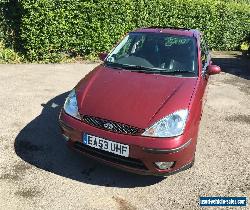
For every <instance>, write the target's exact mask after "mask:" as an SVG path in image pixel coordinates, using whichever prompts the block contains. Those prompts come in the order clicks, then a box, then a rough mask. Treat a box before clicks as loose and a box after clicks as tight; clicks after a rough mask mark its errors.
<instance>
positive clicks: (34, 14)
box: [0, 0, 250, 62]
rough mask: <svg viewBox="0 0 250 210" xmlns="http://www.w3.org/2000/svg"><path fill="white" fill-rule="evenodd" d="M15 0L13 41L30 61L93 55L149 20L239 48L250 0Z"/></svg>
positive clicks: (248, 23)
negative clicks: (192, 30) (199, 31)
mask: <svg viewBox="0 0 250 210" xmlns="http://www.w3.org/2000/svg"><path fill="white" fill-rule="evenodd" d="M1 1H3V0H0V2H1ZM9 1H11V0H9ZM13 1H14V0H12V2H13ZM242 1H246V0H242ZM14 2H15V3H16V6H14V7H13V5H12V8H20V9H19V10H18V11H21V14H16V16H17V17H20V18H19V19H20V22H18V21H17V20H15V21H12V25H14V26H15V27H14V31H16V33H15V36H16V37H15V41H16V42H17V43H18V44H19V49H21V50H22V51H23V52H24V53H25V54H26V57H27V58H28V59H29V60H31V61H36V60H43V61H54V62H56V61H58V60H60V59H61V58H62V57H64V56H65V55H68V56H77V55H80V56H86V55H90V54H92V55H96V54H97V53H98V52H101V51H108V50H110V48H111V47H112V46H113V45H114V44H115V43H116V42H117V40H119V39H120V38H121V36H123V35H124V34H125V33H126V32H128V31H130V30H133V29H135V28H137V27H142V26H150V25H161V26H179V27H190V28H197V29H200V30H201V31H203V32H204V34H205V36H206V37H207V40H208V43H209V46H210V48H212V49H215V50H235V49H238V47H239V46H240V43H241V42H242V40H244V39H246V37H247V36H248V35H249V34H250V5H249V4H247V3H237V2H234V1H232V0H231V1H228V2H227V1H222V0H202V1H201V0H168V1H167V0H122V1H121V0H20V1H18V0H16V1H14ZM238 2H239V1H238ZM9 5H11V4H9ZM18 15H19V16H18ZM10 19H11V18H10ZM0 22H1V19H0ZM9 22H11V21H9ZM19 27H20V28H19ZM12 28H13V27H12ZM0 33H1V31H0Z"/></svg>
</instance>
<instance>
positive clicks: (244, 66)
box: [212, 55, 250, 80]
mask: <svg viewBox="0 0 250 210" xmlns="http://www.w3.org/2000/svg"><path fill="white" fill-rule="evenodd" d="M212 60H213V63H214V64H216V65H218V66H220V67H221V70H222V71H223V72H226V73H229V74H233V75H235V76H238V77H241V78H243V79H247V80H250V57H247V56H242V55H236V56H230V57H222V58H217V57H215V58H212Z"/></svg>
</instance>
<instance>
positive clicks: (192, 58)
mask: <svg viewBox="0 0 250 210" xmlns="http://www.w3.org/2000/svg"><path fill="white" fill-rule="evenodd" d="M100 58H101V59H102V60H103V61H104V62H103V63H102V64H101V65H99V66H98V67H96V68H95V69H94V70H93V71H91V72H90V73H89V74H88V75H87V76H86V77H85V78H83V79H82V80H81V81H80V82H79V83H78V84H77V85H76V87H75V88H74V89H73V90H72V91H71V92H70V94H69V96H68V97H67V99H66V101H65V104H64V107H63V108H62V110H61V113H60V116H59V122H60V127H61V130H62V134H63V136H64V138H65V139H66V140H67V142H68V144H69V145H70V146H71V147H72V148H73V149H75V150H78V151H80V152H82V153H83V154H85V155H87V156H89V157H92V158H95V159H97V160H99V161H102V162H104V163H107V164H110V165H112V166H114V167H118V168H121V169H124V170H128V171H131V172H134V173H138V174H145V175H162V176H164V175H168V174H170V173H173V172H178V171H181V170H184V169H187V168H189V167H191V166H192V165H193V162H194V158H195V149H196V143H197V135H198V129H199V124H200V119H201V114H202V108H203V105H204V92H205V89H206V86H207V82H208V77H209V75H211V74H217V73H219V72H220V68H219V67H218V66H215V65H212V62H211V60H210V55H209V52H208V51H207V47H206V44H205V41H204V39H203V37H202V35H201V33H200V32H199V31H197V30H190V29H181V28H160V27H154V28H142V29H138V30H136V31H133V32H130V33H129V34H128V35H127V36H126V37H125V38H124V39H123V40H122V41H121V42H120V43H119V44H118V45H117V46H116V47H115V48H114V49H113V50H112V51H111V53H109V54H104V53H103V54H101V55H100Z"/></svg>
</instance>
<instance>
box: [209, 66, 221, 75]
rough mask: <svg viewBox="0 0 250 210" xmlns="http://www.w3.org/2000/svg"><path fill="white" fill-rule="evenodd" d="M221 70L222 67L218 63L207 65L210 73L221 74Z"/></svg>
mask: <svg viewBox="0 0 250 210" xmlns="http://www.w3.org/2000/svg"><path fill="white" fill-rule="evenodd" d="M220 72H221V68H220V67H219V66H217V65H209V66H208V67H207V73H208V74H209V75H214V74H219V73H220Z"/></svg>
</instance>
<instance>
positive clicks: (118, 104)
mask: <svg viewBox="0 0 250 210" xmlns="http://www.w3.org/2000/svg"><path fill="white" fill-rule="evenodd" d="M94 71H95V74H94V75H92V76H91V77H90V78H89V79H88V80H87V81H85V80H84V81H81V82H80V83H79V84H78V86H77V88H76V93H77V97H78V108H79V112H80V114H84V115H91V116H98V117H100V118H103V119H110V120H111V119H112V120H113V121H117V122H123V123H125V124H129V125H132V126H135V127H139V128H147V127H148V126H149V125H150V122H152V121H155V120H157V119H159V118H162V117H164V116H166V115H167V114H170V113H172V112H173V111H176V110H178V109H182V108H187V107H188V106H189V101H190V98H191V95H192V93H193V90H194V86H195V84H196V81H197V78H181V77H172V76H163V75H156V74H155V75H152V74H141V73H138V72H130V71H126V70H124V71H122V70H114V69H111V68H107V67H104V66H102V65H100V66H98V67H97V68H96V69H95V70H94ZM176 98H182V100H181V103H180V101H179V100H178V102H177V103H176ZM128 99H129V100H128ZM142 107H143V109H142ZM162 108H164V110H165V112H164V115H161V116H160V115H159V114H158V112H160V113H161V112H162V111H161V109H162ZM166 108H167V109H166ZM111 110H112V111H111Z"/></svg>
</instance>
